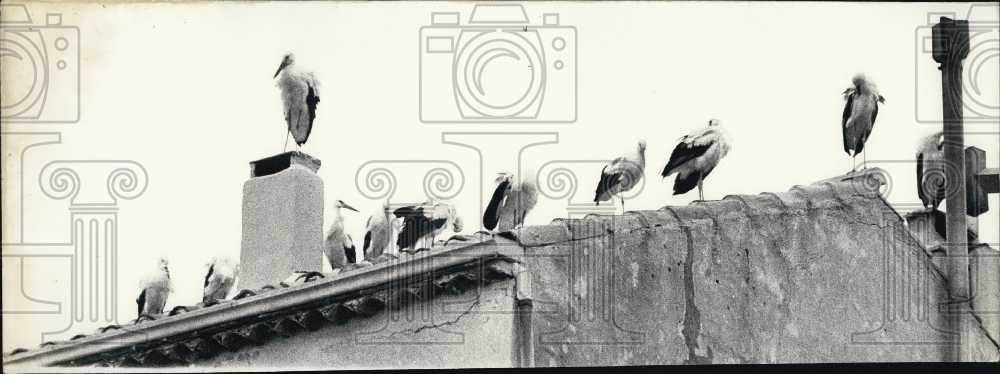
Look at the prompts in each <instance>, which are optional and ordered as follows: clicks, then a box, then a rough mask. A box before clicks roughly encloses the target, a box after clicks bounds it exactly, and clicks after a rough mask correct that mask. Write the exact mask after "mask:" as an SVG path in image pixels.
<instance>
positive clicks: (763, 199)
mask: <svg viewBox="0 0 1000 374" xmlns="http://www.w3.org/2000/svg"><path fill="white" fill-rule="evenodd" d="M885 178H886V176H885V172H884V171H882V170H880V169H877V168H876V169H867V170H864V171H861V172H858V173H855V174H849V175H844V176H839V177H835V178H831V179H827V180H823V181H819V182H816V183H814V184H812V185H808V186H794V187H792V188H791V189H790V190H789V191H788V192H779V193H770V192H765V193H761V194H758V195H729V196H726V197H725V198H723V199H722V200H715V201H697V202H694V203H692V204H690V205H687V206H666V207H663V208H661V209H660V210H659V211H638V212H631V211H630V212H628V213H626V215H625V216H604V215H590V216H587V217H585V218H582V219H556V220H554V221H552V222H551V223H550V224H547V225H537V226H526V227H523V228H519V229H517V230H515V231H514V232H513V233H512V234H513V235H497V236H496V237H494V238H485V240H483V239H480V240H482V241H478V242H477V240H472V241H468V242H464V243H461V244H458V245H448V246H446V247H445V248H444V249H442V250H435V251H432V252H426V251H425V252H418V253H415V254H406V255H404V256H403V257H402V258H399V259H393V260H390V261H385V262H380V263H376V264H375V265H374V266H371V267H365V268H358V269H354V270H353V271H350V272H347V273H344V274H339V275H335V276H332V277H330V276H328V277H325V278H319V277H310V278H307V279H303V280H302V282H300V283H296V284H291V285H289V284H284V283H279V284H278V285H275V286H265V287H264V288H262V289H260V290H243V291H241V292H239V293H238V294H237V296H236V297H235V299H234V300H231V301H226V302H223V303H220V304H217V305H212V306H204V305H194V306H189V307H176V308H174V309H173V310H171V311H170V312H169V313H167V314H166V315H163V316H159V317H158V318H155V319H152V320H145V319H143V320H137V321H133V323H132V324H129V325H126V326H108V327H105V328H102V329H99V330H98V331H97V332H96V333H95V334H93V335H89V336H88V335H79V336H77V337H74V338H73V339H72V340H70V341H67V342H58V343H47V344H46V345H43V346H42V347H39V348H37V349H33V350H22V351H20V352H16V353H14V354H11V355H8V356H5V357H4V365H5V366H6V365H22V364H23V365H32V366H46V365H70V366H78V365H102V366H105V365H106V366H143V367H147V366H165V365H186V364H189V363H192V362H196V361H199V360H203V359H207V358H211V357H213V356H215V355H216V354H218V353H220V352H222V351H235V350H239V349H240V348H241V347H245V346H247V345H259V344H265V343H266V342H267V341H268V340H269V339H271V338H272V337H275V336H291V335H294V334H296V333H298V332H301V331H307V330H316V329H320V328H323V327H324V326H327V325H330V324H344V323H348V322H349V321H350V320H351V319H353V318H366V317H370V316H373V315H375V314H377V313H379V312H381V311H382V310H384V309H385V308H386V307H387V305H391V304H393V303H395V302H396V300H400V301H403V300H410V299H414V298H412V297H400V296H401V295H403V294H404V293H405V294H406V295H407V296H410V295H414V296H417V299H426V298H428V297H433V296H434V295H436V294H441V293H452V294H457V293H462V292H464V291H466V290H469V289H472V288H475V287H479V286H482V285H484V284H488V283H491V282H496V281H501V280H505V279H510V278H513V271H512V270H511V268H510V266H511V262H513V261H514V259H515V258H517V257H518V256H520V255H521V254H522V253H523V251H525V250H527V251H530V250H531V248H532V247H543V246H548V245H552V244H558V243H563V242H568V241H573V240H581V239H587V238H593V237H597V236H601V235H607V234H608V233H609V232H610V231H616V232H621V231H631V230H641V229H644V228H649V227H651V226H653V225H658V224H659V223H660V222H662V221H659V220H660V218H659V217H662V216H663V214H662V212H664V211H669V212H670V216H672V217H674V219H672V222H674V223H672V224H683V222H684V221H686V220H693V219H701V218H709V219H711V218H713V217H719V216H721V215H723V214H726V213H729V212H732V211H734V210H740V211H743V212H745V213H746V214H749V215H757V214H770V213H779V214H780V213H788V212H789V211H792V210H811V209H824V208H838V209H839V208H842V207H846V208H847V209H850V210H856V209H862V208H861V207H858V206H854V205H855V204H858V203H859V201H864V202H869V203H870V202H879V201H881V203H880V204H878V205H879V206H884V209H883V212H884V214H886V215H888V217H887V218H888V219H889V220H892V221H896V220H898V221H902V217H900V216H899V214H898V213H897V212H896V211H895V210H894V209H893V208H892V207H891V206H890V205H889V204H888V203H886V202H885V200H884V199H883V198H882V197H881V195H880V194H879V188H881V187H882V186H883V185H884V184H885V182H886V179H885ZM859 197H860V199H859ZM508 237H509V239H508ZM512 240H513V241H512ZM515 241H516V242H515ZM480 264H482V266H484V267H483V268H482V269H483V270H485V271H480V269H481V268H480V267H479V266H480ZM416 269H422V270H423V271H422V272H419V271H418V270H416ZM398 279H415V280H416V282H414V286H413V287H409V288H405V289H391V288H390V287H389V286H388V285H389V283H390V282H395V281H396V280H398Z"/></svg>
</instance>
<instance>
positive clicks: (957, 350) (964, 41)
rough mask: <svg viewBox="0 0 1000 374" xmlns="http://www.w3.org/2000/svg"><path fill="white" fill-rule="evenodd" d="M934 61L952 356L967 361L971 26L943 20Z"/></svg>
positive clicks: (937, 29)
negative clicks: (967, 64)
mask: <svg viewBox="0 0 1000 374" xmlns="http://www.w3.org/2000/svg"><path fill="white" fill-rule="evenodd" d="M932 30H933V34H934V35H933V40H934V60H935V61H937V62H938V63H940V64H941V66H940V67H939V69H940V70H941V93H942V100H943V101H942V104H943V106H942V109H943V115H944V159H945V164H946V165H947V168H948V169H950V170H951V172H949V173H947V174H946V175H947V183H948V188H947V191H954V192H953V193H951V194H949V195H948V196H947V197H946V204H947V212H946V214H947V221H946V222H947V223H946V225H947V229H946V232H947V235H948V237H947V240H946V243H945V244H946V245H945V248H946V251H947V254H948V286H949V296H950V300H949V305H950V306H951V307H950V308H949V311H948V312H949V315H948V316H947V317H948V319H949V320H950V321H951V322H952V323H951V324H950V325H951V326H952V328H953V329H954V330H953V331H956V332H957V333H958V334H957V341H956V344H955V345H954V346H953V347H954V350H953V351H952V352H951V353H952V357H951V359H952V360H953V361H967V357H966V356H967V355H966V353H965V351H966V350H967V349H965V348H966V347H965V345H966V344H965V341H964V340H965V337H964V336H963V328H962V324H961V322H962V319H961V317H962V314H963V313H964V311H966V310H968V308H967V306H968V301H969V248H968V244H967V243H966V235H967V234H966V230H968V228H967V226H966V199H965V197H966V196H965V189H966V186H965V175H964V174H965V139H964V129H963V126H962V60H964V59H965V56H966V55H967V54H968V51H969V26H968V22H967V21H962V20H958V21H954V20H951V19H949V18H946V17H941V20H940V22H939V23H938V24H937V25H935V26H934V27H933V29H932Z"/></svg>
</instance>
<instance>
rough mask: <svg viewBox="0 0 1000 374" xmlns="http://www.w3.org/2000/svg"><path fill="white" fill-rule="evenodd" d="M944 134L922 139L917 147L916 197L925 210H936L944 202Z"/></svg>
mask: <svg viewBox="0 0 1000 374" xmlns="http://www.w3.org/2000/svg"><path fill="white" fill-rule="evenodd" d="M943 148H944V134H943V133H942V132H940V131H938V132H936V133H934V134H931V135H929V136H927V137H924V138H923V139H921V141H920V145H919V146H918V147H917V196H919V197H920V201H922V202H923V203H924V208H927V210H937V208H938V205H941V202H942V201H944V197H945V196H944V194H945V182H946V180H945V176H946V173H945V165H944V151H943Z"/></svg>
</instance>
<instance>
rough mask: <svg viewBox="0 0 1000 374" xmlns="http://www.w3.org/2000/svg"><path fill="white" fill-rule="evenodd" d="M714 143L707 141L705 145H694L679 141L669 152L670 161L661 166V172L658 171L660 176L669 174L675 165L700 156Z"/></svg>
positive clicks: (677, 165)
mask: <svg viewBox="0 0 1000 374" xmlns="http://www.w3.org/2000/svg"><path fill="white" fill-rule="evenodd" d="M714 144H715V143H709V144H705V145H694V144H693V143H692V144H688V143H685V142H680V143H679V144H677V146H676V147H674V151H673V152H671V153H670V161H667V166H664V167H663V172H661V173H660V176H661V177H666V176H668V175H670V173H672V172H673V171H674V169H676V168H677V167H679V166H681V165H684V163H685V162H688V161H691V160H693V159H695V158H698V157H701V156H703V155H704V154H705V152H708V149H709V148H712V145H714Z"/></svg>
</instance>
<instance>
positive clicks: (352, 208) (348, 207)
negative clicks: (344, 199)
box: [344, 203, 358, 212]
mask: <svg viewBox="0 0 1000 374" xmlns="http://www.w3.org/2000/svg"><path fill="white" fill-rule="evenodd" d="M344 208H347V209H350V210H353V211H355V212H357V211H358V210H357V209H354V207H353V206H350V205H347V203H344Z"/></svg>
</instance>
